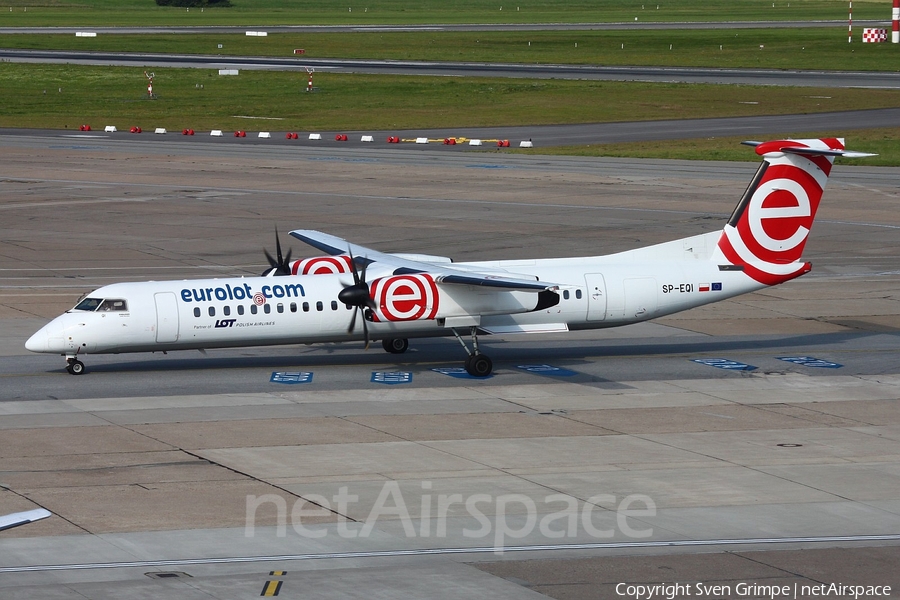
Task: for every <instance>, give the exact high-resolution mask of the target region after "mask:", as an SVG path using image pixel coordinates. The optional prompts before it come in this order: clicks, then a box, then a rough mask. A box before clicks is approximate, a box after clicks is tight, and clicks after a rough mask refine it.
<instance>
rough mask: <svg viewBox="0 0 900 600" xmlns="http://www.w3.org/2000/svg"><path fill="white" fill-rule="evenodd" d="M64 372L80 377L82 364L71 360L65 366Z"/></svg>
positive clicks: (82, 370) (82, 369)
mask: <svg viewBox="0 0 900 600" xmlns="http://www.w3.org/2000/svg"><path fill="white" fill-rule="evenodd" d="M66 371H68V372H69V373H71V374H72V375H81V374H82V373H84V363H83V362H81V361H80V360H73V361H71V362H69V364H68V365H67V366H66Z"/></svg>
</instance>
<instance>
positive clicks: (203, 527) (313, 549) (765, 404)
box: [0, 135, 900, 600]
mask: <svg viewBox="0 0 900 600" xmlns="http://www.w3.org/2000/svg"><path fill="white" fill-rule="evenodd" d="M411 150H412V147H411V146H408V147H407V146H401V148H399V149H398V148H393V147H387V146H386V145H385V146H382V147H378V146H369V147H365V146H356V147H350V146H337V145H334V144H330V145H327V146H322V147H318V148H314V147H299V146H298V147H291V146H285V145H275V146H266V145H262V144H224V143H222V144H220V143H213V142H211V141H209V140H206V141H204V140H199V139H194V140H190V142H188V141H186V140H184V139H183V138H181V137H180V136H179V137H178V138H170V137H164V136H159V137H158V138H153V139H147V138H142V137H139V136H132V137H127V136H126V137H115V136H113V137H87V138H77V139H75V138H61V137H58V136H55V135H54V136H48V135H32V136H28V135H0V214H2V217H0V230H2V237H0V332H2V335H0V382H2V383H0V415H2V416H0V429H2V430H3V431H2V436H0V484H2V487H0V514H5V513H9V512H15V511H20V510H28V509H31V508H35V507H38V506H42V507H46V508H48V509H49V510H51V511H52V512H53V513H54V516H53V517H51V518H49V519H47V520H45V521H41V522H38V523H35V524H32V525H29V526H25V527H20V528H17V529H13V530H9V531H5V532H2V533H0V596H2V597H3V598H4V599H6V598H10V599H17V598H34V597H47V598H79V599H83V598H98V599H99V598H113V597H115V598H119V599H126V600H128V599H131V598H143V597H159V598H179V599H193V598H222V599H232V598H235V599H236V598H250V597H259V596H260V595H265V594H267V592H268V593H269V595H272V594H274V593H275V592H276V588H277V593H278V595H279V596H280V597H285V598H301V597H302V598H335V597H361V596H366V597H379V596H380V597H391V598H423V597H429V598H457V597H460V596H469V597H491V598H507V597H508V598H546V597H552V598H559V599H563V598H596V597H602V598H606V597H625V596H619V595H617V594H618V592H617V588H616V586H617V585H618V584H623V585H626V584H632V585H635V584H639V583H640V584H648V583H649V584H653V583H659V584H672V583H675V582H688V583H690V584H691V585H692V586H694V585H696V584H697V583H703V584H704V585H707V586H711V585H716V584H718V585H722V586H730V588H729V590H728V591H727V593H726V592H725V591H724V590H722V589H720V590H719V591H718V593H714V591H713V590H712V589H711V588H710V589H709V590H708V593H703V594H699V593H692V594H691V597H708V598H721V597H745V598H752V597H768V595H766V594H764V593H758V592H757V593H743V592H741V591H739V589H744V590H745V591H746V589H745V588H738V587H737V586H738V585H739V584H745V585H752V584H758V585H770V586H772V585H779V586H781V585H785V586H788V588H789V589H790V590H791V591H793V590H794V589H795V588H794V586H796V589H797V590H798V591H799V594H798V596H797V597H812V595H811V594H810V593H805V594H804V592H803V589H804V588H803V586H807V588H812V587H814V586H816V585H829V584H831V583H835V584H838V583H840V584H843V585H862V586H884V585H891V586H893V589H894V590H896V589H897V587H898V586H900V579H898V575H897V572H896V564H897V560H898V558H900V545H898V541H900V537H898V536H900V501H898V500H897V491H898V490H900V466H898V465H900V458H898V457H900V417H898V412H897V410H896V405H897V401H898V400H900V392H898V390H900V271H898V269H897V264H898V257H900V255H898V243H897V241H898V235H900V234H898V232H900V216H898V215H900V212H898V211H897V203H898V199H900V176H898V175H900V169H894V168H871V167H855V166H852V165H848V164H841V165H838V166H837V167H835V169H834V171H833V174H832V177H831V180H830V182H829V185H828V188H827V189H826V191H825V197H824V199H823V202H822V206H821V208H820V211H819V218H818V219H817V221H816V226H815V227H814V228H813V231H812V234H811V237H810V241H809V243H808V244H807V248H806V256H807V258H809V259H810V260H811V261H812V262H813V265H814V268H813V272H812V273H810V274H809V275H807V276H804V277H802V278H800V279H798V280H795V281H793V282H789V283H788V284H785V285H782V286H779V287H776V288H772V289H769V290H765V291H763V292H759V293H755V294H750V295H747V296H743V297H738V298H735V299H733V300H730V301H726V302H722V303H719V304H714V305H710V306H707V307H703V308H700V309H696V310H693V311H689V312H686V313H681V314H678V315H672V316H670V317H666V318H663V319H659V320H656V321H653V322H650V323H645V324H641V325H637V326H631V327H627V328H620V329H611V330H607V331H599V332H580V333H577V334H570V335H549V336H531V337H516V336H506V337H490V338H488V337H485V338H482V340H483V343H484V346H485V348H486V349H487V352H489V353H490V354H491V356H492V358H493V359H494V363H495V368H496V372H495V375H494V376H493V377H492V378H490V379H487V380H472V379H467V378H457V377H455V376H454V373H453V372H452V371H448V370H447V369H452V368H454V367H459V366H460V365H461V361H462V351H461V349H460V348H459V347H458V344H457V343H456V342H455V341H454V340H452V339H450V340H444V339H435V340H413V341H412V342H411V350H410V352H409V353H408V354H406V355H403V356H401V357H399V359H398V357H394V356H391V355H388V354H386V353H384V352H382V351H381V349H380V348H379V349H377V350H376V349H372V350H369V351H364V350H363V349H362V348H361V344H343V345H339V346H337V345H335V346H331V345H323V346H310V347H306V346H302V347H290V346H287V347H279V348H267V349H237V350H219V351H210V352H209V353H208V354H207V355H206V356H203V355H201V354H199V353H196V352H192V353H171V354H169V355H167V356H163V355H155V354H150V355H121V356H89V357H87V360H86V363H87V365H88V369H89V372H88V373H87V374H86V375H84V376H81V377H73V376H70V375H68V374H66V373H65V371H64V369H63V361H62V358H61V357H54V356H43V355H32V354H30V353H28V352H26V351H25V350H24V347H23V344H24V340H25V339H26V338H27V337H28V336H29V335H30V334H31V333H32V332H33V331H35V330H36V329H37V328H39V327H40V326H41V324H43V323H44V322H46V320H47V319H49V318H52V317H53V316H55V315H57V314H59V313H60V312H62V311H63V310H66V309H67V308H68V307H70V306H72V305H73V304H74V303H75V302H76V300H77V299H78V298H79V296H81V295H82V294H83V293H85V292H88V291H90V290H91V289H93V288H95V287H97V286H100V285H103V284H106V283H109V282H112V281H121V280H149V279H168V278H171V279H182V278H185V279H189V278H200V277H209V276H226V275H240V274H256V273H258V272H260V271H262V269H263V268H264V266H265V259H264V258H263V255H262V248H263V247H267V248H269V249H270V250H271V249H272V248H273V246H274V240H273V239H272V237H273V231H272V230H273V227H277V228H278V230H279V231H280V232H281V233H282V241H283V242H285V243H287V240H288V238H287V236H286V232H287V231H288V230H290V229H294V228H301V227H302V228H315V229H320V230H323V231H328V232H330V233H334V234H336V235H339V236H342V237H345V238H347V239H350V240H354V241H356V242H358V243H360V244H364V245H367V246H372V247H375V248H378V249H380V250H384V251H406V252H421V253H428V254H440V255H447V256H452V257H454V258H455V259H458V260H466V259H469V260H474V259H486V258H498V259H499V258H515V257H519V258H527V257H533V256H570V255H584V254H599V253H609V252H616V251H620V250H625V249H628V248H632V247H636V246H642V245H647V244H652V243H655V242H660V241H665V240H669V239H675V238H678V237H682V236H686V235H691V234H694V233H699V232H702V231H712V230H716V229H719V228H720V227H721V226H722V224H723V223H724V221H725V219H726V218H727V215H728V214H730V212H731V210H732V208H733V206H734V204H735V203H736V202H737V199H738V198H739V197H740V195H741V193H742V192H743V190H744V188H745V187H746V185H747V182H748V181H749V180H750V178H751V177H752V175H753V172H754V170H755V166H756V165H755V164H754V163H749V162H748V163H715V162H684V161H659V160H645V161H636V160H626V159H598V158H574V157H567V158H553V157H546V156H529V155H506V154H501V153H468V152H445V151H443V150H444V149H443V148H441V149H440V150H439V149H438V148H436V147H432V148H424V149H423V148H417V149H416V150H417V151H411ZM748 152H750V150H748ZM291 246H292V247H293V249H294V255H295V256H302V255H312V254H313V252H311V251H310V249H307V248H304V247H303V246H302V245H300V244H299V243H297V242H296V240H291ZM800 357H812V358H814V359H817V360H818V362H815V361H810V360H800V359H799V358H800ZM784 358H793V359H794V360H792V361H787V360H783V359H784ZM695 359H701V360H702V359H727V360H731V361H734V362H737V363H742V364H745V365H747V366H748V367H749V366H753V367H756V368H755V369H753V370H730V369H721V368H715V367H714V366H710V365H709V364H703V363H698V362H695ZM543 365H546V366H547V367H550V368H547V367H543ZM435 369H439V370H438V371H436V370H435ZM553 369H558V370H556V371H554V370H553ZM275 373H281V374H283V375H286V374H292V373H298V374H299V373H311V374H312V376H311V378H310V380H309V381H308V383H296V384H285V383H278V382H273V381H272V378H273V374H275ZM376 374H381V375H380V376H375V375H376ZM281 379H282V380H284V378H281ZM387 380H391V381H394V382H395V383H393V384H391V385H388V384H385V383H382V381H387ZM261 498H264V500H262V501H260V502H257V501H258V500H259V499H261ZM279 511H283V512H279ZM559 511H562V512H559ZM585 515H587V516H585ZM280 525H281V526H283V528H280V527H279V526H280ZM501 548H502V549H503V552H498V550H500V549H501ZM620 589H624V588H620ZM704 589H707V588H704ZM694 591H696V590H694ZM870 591H871V592H872V593H870V594H869V595H868V596H861V597H873V594H874V591H872V590H870ZM682 597H687V595H683V596H682Z"/></svg>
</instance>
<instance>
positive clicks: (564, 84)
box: [0, 0, 900, 165]
mask: <svg viewBox="0 0 900 600" xmlns="http://www.w3.org/2000/svg"><path fill="white" fill-rule="evenodd" d="M232 1H233V2H234V4H235V6H234V8H230V9H216V10H208V11H203V12H202V13H201V12H199V11H197V10H192V11H190V12H188V11H185V10H183V9H174V8H159V7H156V6H155V4H154V2H153V0H72V1H69V0H43V1H32V0H7V2H6V3H4V6H3V7H0V27H4V26H16V25H22V26H24V25H67V26H73V25H86V26H103V25H160V24H162V25H214V24H233V25H265V24H317V23H328V24H347V23H350V24H363V23H365V24H377V23H396V24H403V23H438V22H443V23H452V22H469V23H492V22H513V23H515V22H521V23H532V22H600V21H632V20H633V19H634V16H638V18H639V19H641V20H655V21H679V20H682V21H690V20H704V21H714V20H753V19H767V20H778V19H813V18H815V19H842V18H844V17H845V11H846V2H844V0H791V1H790V2H782V1H780V0H775V7H774V8H773V7H772V0H710V1H709V2H705V3H698V2H696V1H694V0H690V1H689V0H672V1H671V2H665V3H660V4H659V7H660V8H659V9H658V10H657V9H656V6H657V5H656V4H655V3H654V4H649V3H644V4H641V2H629V1H626V2H622V1H614V0H596V1H594V2H578V1H574V2H573V1H568V0H545V1H541V2H535V3H533V4H525V3H518V7H519V8H520V9H521V10H518V11H516V10H514V8H515V6H514V5H508V6H505V7H504V10H503V11H502V14H501V11H500V10H499V7H500V5H501V4H502V3H501V2H499V0H498V2H497V3H496V5H494V4H491V5H488V4H487V3H485V2H484V1H483V0H459V1H452V0H451V1H447V0H444V1H440V0H419V1H418V2H415V3H413V2H409V1H408V0H383V1H377V2H366V3H365V4H364V5H362V6H360V7H359V8H357V7H355V6H352V3H347V5H346V7H344V6H341V7H338V6H337V5H336V4H335V3H334V2H332V1H330V0H303V1H301V0H252V1H251V0H232ZM10 6H11V7H12V10H11V11H7V10H5V9H8V8H10ZM642 6H643V9H642V8H641V7H642ZM26 8H27V11H26ZM347 8H352V11H351V10H346V9H347ZM366 9H368V10H366ZM345 10H346V12H344V11H345ZM854 16H855V17H856V18H857V19H864V18H870V19H871V18H882V19H888V18H889V3H887V2H885V1H884V0H880V1H879V2H873V1H866V0H857V2H856V6H855V7H854ZM858 33H859V29H858V28H857V34H858ZM857 37H858V36H857ZM217 44H223V46H224V48H223V49H222V50H219V49H218V48H217V47H216V45H217ZM576 44H577V47H576ZM623 45H624V47H623ZM670 45H671V49H670ZM761 46H762V47H761ZM0 47H25V48H52V49H82V50H109V51H142V52H162V53H166V52H169V53H172V52H175V53H186V54H191V53H202V54H216V53H218V52H222V53H227V54H230V55H260V56H289V55H292V52H293V49H294V48H304V49H305V50H306V56H308V57H314V58H324V57H328V58H382V59H401V60H410V59H412V60H454V61H474V62H521V63H568V64H606V65H659V66H710V67H755V68H779V69H841V70H879V71H894V70H896V69H897V68H898V67H900V61H898V60H896V57H895V55H896V53H897V48H896V47H895V46H893V45H891V44H866V45H863V44H860V43H854V44H847V43H846V30H845V29H844V28H843V26H840V27H829V28H815V29H798V30H787V29H760V30H736V31H728V30H718V31H716V30H699V31H696V30H695V31H679V30H664V31H642V30H633V31H582V32H564V31H537V32H479V33H465V32H459V33H450V32H440V33H438V32H426V33H421V32H420V33H411V32H391V33H388V32H381V33H354V34H325V33H323V34H311V35H292V34H272V35H270V36H268V37H266V38H250V37H247V36H242V35H212V34H209V35H132V36H116V35H100V36H99V37H97V38H75V37H74V36H71V35H70V36H54V35H48V36H36V35H5V36H0ZM155 73H156V79H155V81H154V90H155V92H156V93H157V94H158V96H159V97H158V99H156V100H148V99H147V98H146V92H145V90H146V79H145V77H144V75H143V70H142V69H139V68H124V67H121V68H114V67H76V66H60V65H25V64H12V63H0V127H35V128H58V129H66V128H68V129H77V128H78V126H79V125H81V124H83V123H91V124H92V125H93V126H94V127H102V126H104V125H116V126H117V127H118V128H119V129H127V128H129V127H131V126H133V125H138V126H141V127H142V128H144V129H145V130H149V129H153V128H155V127H165V128H167V129H169V130H180V129H182V128H185V127H190V128H193V129H195V130H198V131H208V130H210V129H223V130H226V131H230V130H236V129H248V130H253V131H258V130H260V129H263V130H270V131H286V130H294V131H317V130H318V131H340V130H345V131H353V130H362V131H374V130H401V129H418V128H447V129H448V133H447V135H453V132H452V129H453V128H455V127H477V126H497V125H521V124H534V125H539V124H554V123H586V122H610V121H632V120H653V119H673V118H704V117H724V116H752V115H769V114H795V113H809V112H826V111H838V110H853V109H867V108H886V107H897V106H900V92H898V91H890V90H862V89H814V88H787V87H753V86H731V85H729V86H725V85H722V86H703V85H675V84H647V83H618V82H592V81H562V80H540V81H531V80H511V79H487V78H468V79H458V78H427V77H396V76H390V77H382V76H368V75H338V74H332V73H317V74H316V76H315V77H316V85H317V86H318V87H319V89H320V91H319V92H318V93H315V94H306V93H304V92H303V91H302V90H303V89H304V88H305V86H306V74H305V73H288V72H263V71H241V74H240V75H239V76H238V77H220V76H218V75H217V74H216V71H214V70H202V69H155ZM247 117H257V118H258V119H249V118H247ZM795 133H798V134H802V133H803V132H795ZM807 133H808V132H807ZM822 133H826V132H822ZM827 134H828V135H845V136H847V137H848V138H849V141H850V145H851V146H853V148H855V149H860V150H868V151H872V152H879V153H880V154H881V156H880V157H878V158H874V159H866V161H865V162H864V163H861V164H886V165H887V164H890V165H900V141H898V139H900V129H898V128H885V129H879V130H870V131H861V132H846V131H839V130H836V131H830V132H827ZM738 141H740V140H738V139H721V140H720V139H715V140H688V141H682V142H677V143H673V142H660V143H656V144H648V143H634V144H616V145H601V146H597V145H594V146H590V147H566V148H556V149H548V148H538V149H537V151H539V152H545V153H560V154H579V155H612V156H635V157H638V156H654V157H665V158H703V159H721V160H755V155H754V154H753V153H752V151H748V150H747V149H746V148H742V147H740V146H739V145H738V144H737V142H738Z"/></svg>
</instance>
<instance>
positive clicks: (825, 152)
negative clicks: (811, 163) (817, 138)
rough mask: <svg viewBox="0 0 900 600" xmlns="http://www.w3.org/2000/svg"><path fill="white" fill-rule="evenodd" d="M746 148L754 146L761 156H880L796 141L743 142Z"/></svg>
mask: <svg viewBox="0 0 900 600" xmlns="http://www.w3.org/2000/svg"><path fill="white" fill-rule="evenodd" d="M741 143H742V144H744V145H745V146H753V147H754V148H756V153H757V154H759V155H760V156H762V155H764V154H768V153H769V152H785V153H788V154H800V155H802V156H843V157H844V158H866V157H869V156H878V155H877V154H871V153H869V152H857V151H855V150H844V149H838V148H809V147H806V146H801V145H799V144H800V143H799V142H797V141H794V140H778V141H774V142H756V141H752V140H747V141H744V142H741Z"/></svg>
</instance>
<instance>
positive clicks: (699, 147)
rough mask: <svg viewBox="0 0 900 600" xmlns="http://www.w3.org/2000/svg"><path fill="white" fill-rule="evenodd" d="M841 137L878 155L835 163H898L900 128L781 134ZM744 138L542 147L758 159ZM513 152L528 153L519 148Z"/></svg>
mask: <svg viewBox="0 0 900 600" xmlns="http://www.w3.org/2000/svg"><path fill="white" fill-rule="evenodd" d="M835 135H837V136H838V137H844V138H845V140H846V144H847V147H848V148H850V149H851V150H857V151H860V152H871V153H875V154H878V156H873V157H871V158H854V159H840V158H839V159H837V162H838V163H841V162H846V163H847V164H853V165H868V166H890V167H896V166H900V127H885V128H879V129H855V130H839V129H836V130H833V131H795V132H784V133H783V135H782V137H785V138H787V137H793V138H803V137H812V138H817V137H833V136H835ZM745 139H746V137H738V136H735V137H722V138H713V139H689V140H668V141H661V142H629V143H624V144H592V145H590V146H564V147H556V148H545V149H541V150H540V152H541V153H542V154H551V155H561V156H618V157H624V158H664V159H679V160H735V161H748V162H757V161H758V160H759V157H758V156H757V155H756V153H755V152H753V149H752V148H749V147H747V146H742V145H741V142H742V141H744V140H745ZM516 152H522V153H527V152H530V151H527V150H522V151H518V150H516Z"/></svg>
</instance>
